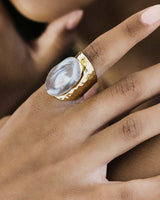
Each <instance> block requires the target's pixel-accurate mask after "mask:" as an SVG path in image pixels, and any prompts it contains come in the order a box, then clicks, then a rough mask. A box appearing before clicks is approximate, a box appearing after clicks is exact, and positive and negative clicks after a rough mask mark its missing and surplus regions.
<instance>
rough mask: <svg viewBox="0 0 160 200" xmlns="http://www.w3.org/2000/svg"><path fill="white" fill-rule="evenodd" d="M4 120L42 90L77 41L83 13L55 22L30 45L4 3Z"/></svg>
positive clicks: (0, 30) (0, 89) (0, 24)
mask: <svg viewBox="0 0 160 200" xmlns="http://www.w3.org/2000/svg"><path fill="white" fill-rule="evenodd" d="M0 13H1V17H0V44H1V45H0V93H1V98H0V117H2V116H4V115H6V114H7V113H9V112H10V111H13V108H14V107H15V106H16V105H17V104H19V103H21V101H23V99H25V98H26V97H28V95H29V94H30V93H31V92H33V91H34V90H35V89H36V88H37V86H38V87H39V86H40V85H39V84H40V83H41V80H43V78H44V76H45V75H46V73H47V72H48V70H49V69H50V67H52V65H54V64H55V63H56V62H57V61H58V59H59V58H60V56H61V55H62V54H63V53H64V52H65V51H67V47H68V46H69V44H70V42H71V41H72V40H73V38H74V37H73V30H74V29H75V27H76V26H77V25H78V23H79V22H80V20H81V18H82V15H83V11H81V10H77V11H73V12H72V13H69V14H67V15H65V16H63V17H61V18H59V19H57V20H55V21H53V22H52V23H50V24H49V25H48V27H47V29H46V31H45V32H44V33H43V34H42V36H40V38H38V39H36V40H35V41H32V42H30V43H26V42H24V41H23V39H22V38H21V37H20V35H19V34H18V32H17V30H16V29H15V27H14V25H13V23H12V20H11V19H10V16H9V15H8V13H7V11H6V9H5V7H4V6H3V4H2V2H0Z"/></svg>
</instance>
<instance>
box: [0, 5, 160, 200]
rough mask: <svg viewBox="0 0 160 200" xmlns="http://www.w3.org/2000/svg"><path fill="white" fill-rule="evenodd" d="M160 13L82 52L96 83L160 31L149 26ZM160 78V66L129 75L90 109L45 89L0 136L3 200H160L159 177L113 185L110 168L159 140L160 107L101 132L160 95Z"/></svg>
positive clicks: (89, 103) (135, 20) (139, 18)
mask: <svg viewBox="0 0 160 200" xmlns="http://www.w3.org/2000/svg"><path fill="white" fill-rule="evenodd" d="M159 9H160V7H159V6H157V7H153V8H149V9H147V10H145V11H142V12H140V13H137V14H136V15H134V16H132V17H130V18H129V19H128V20H126V21H125V22H123V23H122V24H120V25H119V26H117V27H116V28H114V29H113V30H111V31H109V32H107V33H105V34H104V35H102V36H101V37H100V38H98V39H97V40H96V41H94V42H93V43H92V44H91V45H89V46H88V47H87V48H86V49H85V50H84V52H85V54H87V55H88V57H89V58H90V59H91V61H92V63H93V64H94V66H95V69H96V72H97V75H98V77H99V76H100V74H102V72H103V71H105V70H106V69H108V68H109V67H110V66H111V65H113V63H115V62H116V61H117V60H118V59H120V58H121V57H122V55H124V54H125V53H126V52H127V51H128V50H129V49H130V48H131V47H133V46H134V45H135V44H136V43H137V42H139V41H140V40H142V39H143V38H144V37H146V36H147V35H149V34H150V33H151V32H153V31H154V30H155V29H156V28H157V27H158V26H159V25H160V20H158V21H157V20H156V22H155V21H154V23H153V21H152V23H151V22H150V23H149V24H148V23H147V22H146V19H147V18H148V17H147V16H148V15H149V16H150V18H149V19H151V18H152V15H153V17H154V18H152V19H155V17H156V16H157V15H159ZM153 11H154V12H153ZM153 13H154V14H153ZM149 19H148V20H149ZM113 52H114V53H113ZM159 77H160V65H159V64H158V65H156V66H154V67H151V68H148V69H146V70H143V71H140V72H137V73H135V74H132V75H129V76H128V77H126V78H124V79H123V80H121V81H120V82H118V83H116V84H115V85H113V86H112V87H110V88H108V89H106V90H104V91H103V92H101V93H99V94H97V95H95V96H94V97H92V98H90V99H88V100H86V101H84V102H82V101H83V100H84V99H83V98H82V99H81V103H77V101H76V102H67V103H66V102H61V101H58V100H57V99H55V98H53V97H51V96H49V95H48V94H47V92H46V90H45V87H44V86H42V88H40V89H39V90H38V91H37V92H36V93H34V94H33V95H32V96H31V97H30V98H29V99H28V100H27V101H26V102H25V103H24V104H23V105H22V106H21V107H20V108H19V109H18V110H17V111H16V112H15V113H14V115H13V116H12V117H11V118H10V119H9V120H8V121H7V123H6V124H5V125H4V126H3V127H2V129H1V142H0V158H1V162H0V172H1V175H0V197H1V199H7V200H17V199H29V200H32V199H34V200H35V199H40V198H41V199H45V200H51V199H53V198H54V199H56V200H61V199H71V200H72V199H77V200H81V199H86V200H90V199H92V200H97V199H102V200H103V199H108V200H113V199H123V200H124V199H127V200H129V199H136V200H159V199H160V190H159V188H160V177H159V176H158V177H155V178H150V179H146V180H133V181H130V182H122V183H121V182H115V183H113V182H107V180H106V164H107V163H109V162H110V161H111V160H112V159H114V158H115V157H117V156H119V155H120V154H123V153H124V152H126V151H128V150H129V149H131V148H133V147H134V146H136V145H137V144H139V143H141V142H143V141H145V140H147V139H149V138H151V137H153V136H155V135H158V133H159V131H160V125H159V123H158V120H159V112H160V105H156V106H154V107H151V108H149V109H146V110H143V111H139V112H136V113H134V114H131V115H129V116H127V117H125V118H124V119H122V120H121V121H119V122H117V123H115V124H113V125H112V126H109V127H107V128H101V130H100V131H97V130H98V129H99V128H100V127H102V126H103V125H105V124H106V123H109V122H110V121H111V120H112V119H114V118H116V117H117V116H119V115H120V114H122V113H124V112H126V111H128V110H130V109H132V108H133V107H135V106H137V105H138V104H140V103H142V102H144V101H145V100H147V99H149V98H151V97H153V96H155V95H156V94H158V93H159V90H160V84H159V83H160V81H159ZM148 80H150V81H148Z"/></svg>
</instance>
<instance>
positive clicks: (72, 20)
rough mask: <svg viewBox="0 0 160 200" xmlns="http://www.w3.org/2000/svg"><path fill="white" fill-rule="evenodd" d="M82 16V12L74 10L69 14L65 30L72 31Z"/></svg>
mask: <svg viewBox="0 0 160 200" xmlns="http://www.w3.org/2000/svg"><path fill="white" fill-rule="evenodd" d="M82 16H83V10H75V11H73V12H71V13H70V14H69V21H68V23H67V26H66V28H67V30H72V29H74V28H75V27H76V26H77V25H78V24H79V22H80V21H81V19H82Z"/></svg>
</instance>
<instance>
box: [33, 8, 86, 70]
mask: <svg viewBox="0 0 160 200" xmlns="http://www.w3.org/2000/svg"><path fill="white" fill-rule="evenodd" d="M82 16H83V11H82V10H75V11H73V12H71V13H69V14H67V15H65V16H63V17H61V18H59V19H57V20H56V21H54V22H52V23H50V24H49V25H48V27H47V29H46V31H45V32H44V33H43V34H42V36H41V37H40V38H38V39H37V40H36V41H34V45H32V46H33V48H32V49H31V55H32V58H33V61H34V64H35V66H36V68H38V70H40V71H42V72H43V71H45V70H47V68H48V67H50V65H51V64H53V62H55V61H56V60H57V59H58V58H59V57H60V56H61V54H62V53H64V51H65V50H66V47H67V45H68V44H69V42H71V40H72V38H73V37H71V35H72V34H71V33H72V32H71V31H72V30H74V29H75V28H76V26H77V25H78V24H79V22H80V21H81V19H82Z"/></svg>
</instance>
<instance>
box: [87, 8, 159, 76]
mask: <svg viewBox="0 0 160 200" xmlns="http://www.w3.org/2000/svg"><path fill="white" fill-rule="evenodd" d="M159 25H160V5H156V6H153V7H150V8H148V9H146V10H143V11H141V12H139V13H137V14H135V15H133V16H131V17H130V18H129V19H127V20H126V21H124V22H123V23H121V24H120V25H118V26H117V27H115V28H114V29H112V30H111V31H109V32H107V33H105V34H103V35H102V36H100V37H99V38H98V39H96V40H95V41H94V42H93V43H92V44H91V45H89V46H88V47H87V48H86V49H85V50H84V53H85V54H86V56H87V57H88V59H89V60H90V61H91V63H92V64H93V65H94V67H95V69H96V72H97V76H98V77H99V76H101V75H102V74H103V73H104V72H105V71H106V70H107V69H108V68H109V67H111V66H112V65H113V64H114V63H116V62H117V61H118V60H119V59H120V58H121V57H122V56H123V55H125V54H126V53H127V51H129V50H130V49H131V48H132V47H133V46H134V45H135V44H137V43H138V42H139V41H141V40H142V39H144V38H145V37H147V36H148V35H149V34H151V33H152V32H153V31H154V30H155V29H156V28H157V27H158V26H159Z"/></svg>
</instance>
